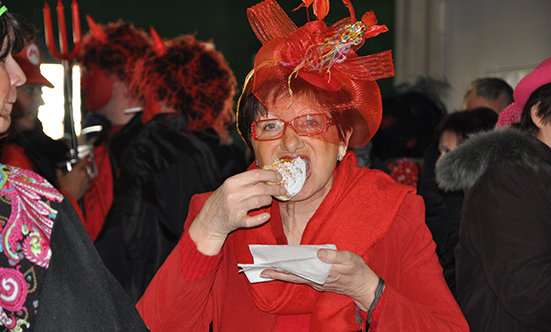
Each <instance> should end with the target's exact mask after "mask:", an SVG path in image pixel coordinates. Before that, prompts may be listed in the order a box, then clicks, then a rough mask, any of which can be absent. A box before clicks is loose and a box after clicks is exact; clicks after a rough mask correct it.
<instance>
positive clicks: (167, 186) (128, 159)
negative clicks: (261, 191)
mask: <svg viewBox="0 0 551 332" xmlns="http://www.w3.org/2000/svg"><path fill="white" fill-rule="evenodd" d="M152 34H153V35H154V37H155V38H156V41H157V46H156V48H155V49H156V52H155V53H152V54H150V55H149V56H148V57H147V58H146V59H145V61H144V62H143V63H142V64H141V67H140V68H139V70H137V72H138V73H140V75H139V76H137V77H136V80H135V81H134V83H133V84H134V85H135V86H136V87H137V89H138V91H140V92H139V93H140V95H141V97H142V98H143V100H144V104H145V108H144V111H143V115H142V122H143V123H145V125H144V127H143V128H142V130H141V132H140V133H139V135H138V136H137V137H136V138H134V139H133V140H132V141H131V142H130V144H129V146H128V147H127V148H126V149H125V151H124V152H123V157H122V158H121V159H120V165H119V166H120V173H119V176H118V178H117V179H116V180H115V196H114V200H113V204H112V206H111V209H110V211H109V214H108V215H107V218H106V221H105V225H104V228H103V230H102V231H101V233H100V234H99V236H98V239H97V240H96V242H95V245H96V248H97V250H98V252H99V254H100V256H101V257H102V259H103V261H104V263H105V265H106V266H107V267H108V268H109V269H110V271H111V272H112V273H113V274H114V275H115V277H116V278H117V279H118V280H119V282H120V283H121V285H122V286H123V287H124V288H125V290H126V291H127V292H128V294H130V296H131V297H132V299H133V300H134V301H136V302H137V301H138V300H139V299H140V297H141V296H142V294H143V293H144V292H145V290H146V288H147V286H148V284H149V282H150V281H151V279H152V278H153V276H154V275H155V273H156V272H157V270H158V269H159V267H160V266H161V265H162V263H163V262H164V260H165V258H166V257H167V256H168V254H169V253H170V252H171V251H172V249H173V248H174V247H175V246H176V244H177V243H178V240H179V239H180V236H181V234H182V233H183V226H184V221H185V218H186V216H187V213H188V204H189V201H190V199H191V197H192V196H193V195H194V194H197V193H202V192H207V191H212V190H214V189H216V188H217V187H219V186H220V185H221V184H222V183H223V182H224V180H225V179H226V178H227V177H229V176H231V175H234V174H236V173H239V172H241V171H244V170H245V169H246V167H247V165H246V163H245V157H244V153H243V152H242V151H241V150H239V149H238V148H237V147H235V146H234V145H232V144H229V143H230V133H229V128H230V127H231V126H232V125H233V123H234V118H235V116H234V113H233V110H232V106H233V96H234V93H235V85H236V82H235V78H234V76H233V73H232V71H231V69H230V68H229V66H228V65H227V64H226V62H225V60H224V58H223V56H222V54H220V53H219V52H218V51H216V50H214V46H213V45H212V43H206V42H202V41H198V40H196V39H195V38H194V37H193V36H190V35H185V36H180V37H177V38H176V39H173V40H170V41H161V40H160V38H158V36H157V35H156V33H155V32H152Z"/></svg>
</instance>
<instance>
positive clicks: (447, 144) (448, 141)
mask: <svg viewBox="0 0 551 332" xmlns="http://www.w3.org/2000/svg"><path fill="white" fill-rule="evenodd" d="M458 145H459V138H458V137H457V135H456V134H455V133H454V132H451V131H449V130H446V131H444V132H443V133H442V135H441V136H440V142H439V144H438V150H440V157H438V160H436V163H437V164H438V162H439V161H440V159H442V157H444V155H445V154H446V153H448V152H450V151H452V150H453V149H455V148H456V147H457V146H458Z"/></svg>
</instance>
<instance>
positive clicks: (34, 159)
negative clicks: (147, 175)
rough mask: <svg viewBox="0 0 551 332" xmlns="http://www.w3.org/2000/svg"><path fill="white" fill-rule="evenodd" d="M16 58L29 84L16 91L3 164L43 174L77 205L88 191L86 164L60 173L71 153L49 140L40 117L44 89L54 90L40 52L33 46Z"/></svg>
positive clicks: (2, 159) (56, 142)
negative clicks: (41, 69)
mask: <svg viewBox="0 0 551 332" xmlns="http://www.w3.org/2000/svg"><path fill="white" fill-rule="evenodd" d="M13 58H14V59H15V61H16V62H17V64H19V66H20V67H21V69H22V70H23V72H24V73H25V75H26V76H27V81H26V82H25V84H23V85H22V86H20V87H17V100H16V102H15V104H14V105H13V112H12V122H11V125H10V129H9V134H8V137H7V140H6V144H5V146H4V147H3V150H2V157H1V162H2V163H3V164H6V165H11V166H16V167H21V168H24V169H28V170H31V171H33V172H36V173H38V174H40V175H41V176H43V177H44V178H46V179H47V180H48V181H50V182H51V183H53V184H54V185H56V187H57V188H59V189H60V191H61V192H62V193H64V194H66V195H68V196H69V197H70V198H71V199H73V200H74V203H75V205H76V204H77V201H78V200H79V199H81V198H82V197H83V196H84V193H85V192H86V190H87V189H88V186H89V183H90V178H89V176H88V173H87V172H86V164H85V162H84V161H82V162H80V163H78V164H77V165H74V167H73V168H72V170H71V171H62V170H61V169H60V164H63V163H64V162H65V161H66V160H67V159H68V157H69V153H68V152H69V149H68V147H67V145H66V143H64V142H62V141H56V140H53V139H51V138H50V137H49V136H47V135H46V134H45V133H44V131H43V128H42V122H40V120H39V119H38V117H37V115H38V108H39V107H40V106H42V105H44V100H43V99H42V88H43V87H48V88H53V87H54V86H53V84H52V83H50V81H48V80H47V79H46V78H45V77H44V76H43V75H42V73H41V72H40V64H41V63H42V54H41V53H40V49H39V48H38V46H37V45H36V43H34V42H31V43H29V44H28V45H27V46H25V48H24V49H23V50H22V51H21V52H19V53H18V54H16V55H14V57H13Z"/></svg>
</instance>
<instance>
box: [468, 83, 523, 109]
mask: <svg viewBox="0 0 551 332" xmlns="http://www.w3.org/2000/svg"><path fill="white" fill-rule="evenodd" d="M512 102H513V88H511V86H510V85H509V84H508V83H507V82H505V81H504V80H502V79H500V78H496V77H483V78H479V79H476V80H474V81H473V82H472V83H471V84H470V85H469V87H468V88H467V90H466V91H465V94H464V95H463V109H465V110H472V109H475V108H478V107H488V108H491V109H493V110H494V112H496V113H497V114H499V113H500V112H501V111H503V109H505V107H507V105H509V104H510V103H512Z"/></svg>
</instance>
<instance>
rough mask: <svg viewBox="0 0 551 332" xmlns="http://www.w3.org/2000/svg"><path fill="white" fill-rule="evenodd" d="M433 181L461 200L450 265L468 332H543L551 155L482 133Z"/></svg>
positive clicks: (550, 255) (535, 144)
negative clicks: (456, 192) (453, 260)
mask: <svg viewBox="0 0 551 332" xmlns="http://www.w3.org/2000/svg"><path fill="white" fill-rule="evenodd" d="M436 177H437V181H438V182H439V185H440V186H441V187H442V188H445V189H448V190H458V189H461V190H464V191H465V192H466V195H465V200H464V202H463V212H462V218H461V223H460V230H459V243H458V245H457V247H456V248H455V258H456V279H457V293H458V298H457V300H458V303H459V305H460V307H461V309H462V311H463V313H464V315H465V318H466V319H467V322H468V323H469V325H470V328H471V331H475V332H476V331H550V330H551V315H550V313H551V311H550V310H551V309H550V308H551V241H550V239H551V149H550V148H549V147H548V146H547V145H545V144H544V143H542V142H541V141H539V140H537V139H536V138H534V137H532V136H530V135H526V134H523V133H521V132H520V131H518V130H516V129H510V128H507V129H502V130H496V131H492V132H487V133H483V134H479V135H477V136H474V137H472V138H470V139H469V140H467V141H466V142H465V143H463V144H462V145H461V146H460V147H458V148H457V149H455V150H454V151H452V152H450V153H448V154H447V155H446V156H444V157H443V158H442V160H441V161H440V163H439V164H438V166H437V169H436Z"/></svg>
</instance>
